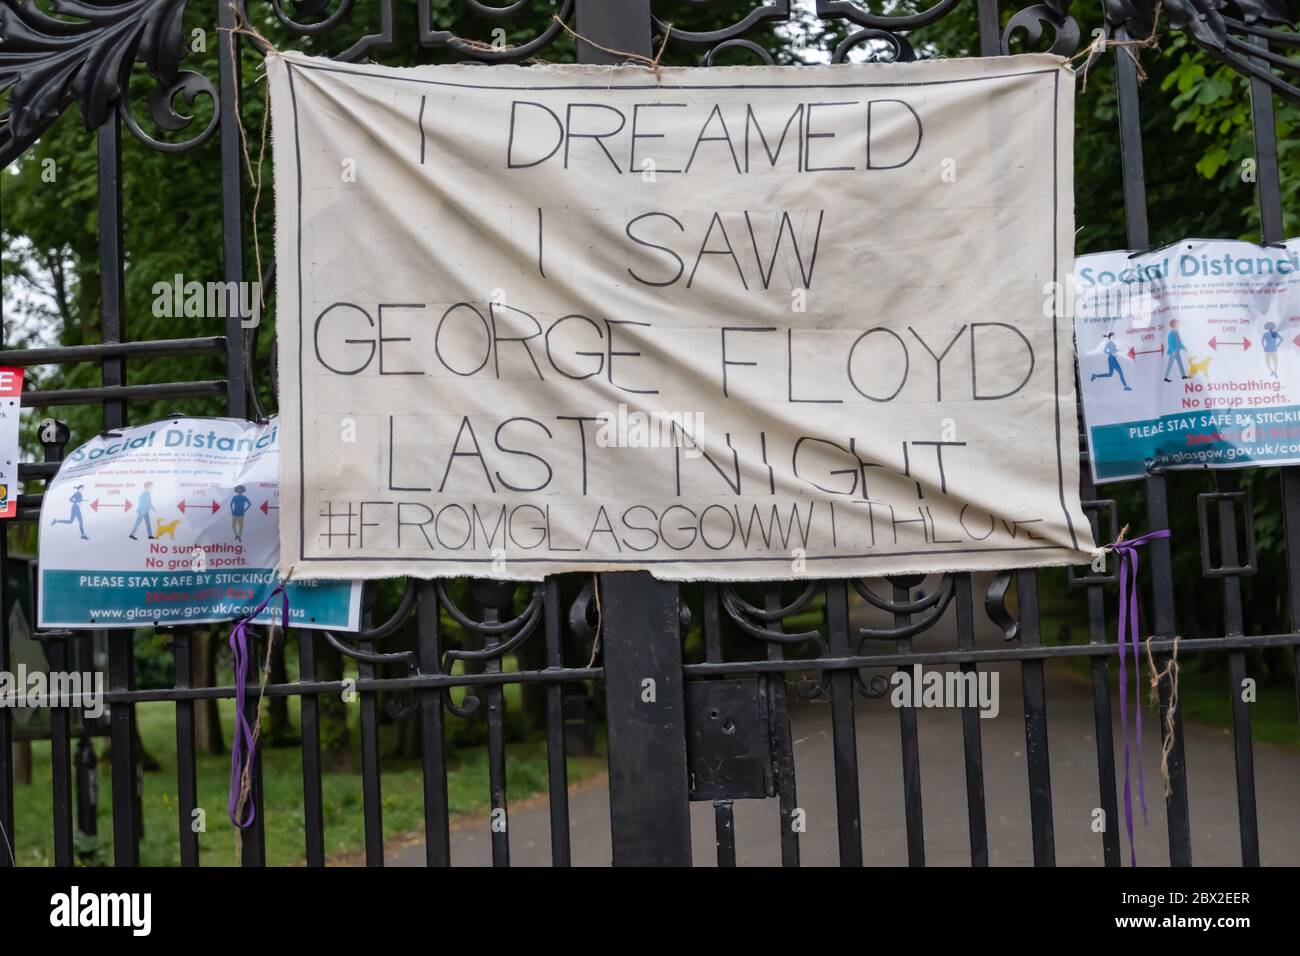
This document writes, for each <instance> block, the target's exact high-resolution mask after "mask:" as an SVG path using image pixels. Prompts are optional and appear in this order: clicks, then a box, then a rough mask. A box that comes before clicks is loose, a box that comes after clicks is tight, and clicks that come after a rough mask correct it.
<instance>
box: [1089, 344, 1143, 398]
mask: <svg viewBox="0 0 1300 956" xmlns="http://www.w3.org/2000/svg"><path fill="white" fill-rule="evenodd" d="M1105 338H1106V345H1105V347H1104V349H1103V351H1104V352H1105V353H1106V371H1104V372H1093V373H1092V378H1091V379H1090V381H1093V382H1095V381H1097V379H1099V378H1111V377H1113V376H1115V375H1118V376H1119V383H1120V384H1121V385H1123V386H1124V391H1126V392H1131V391H1133V389H1131V388H1130V387H1129V384H1128V382H1127V381H1126V380H1125V378H1124V370H1123V369H1122V368H1120V365H1119V358H1118V357H1116V354H1115V353H1116V352H1118V351H1119V346H1118V345H1116V344H1115V333H1114V332H1107V333H1106V336H1105Z"/></svg>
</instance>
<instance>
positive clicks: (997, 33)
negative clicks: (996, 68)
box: [979, 0, 1002, 56]
mask: <svg viewBox="0 0 1300 956" xmlns="http://www.w3.org/2000/svg"><path fill="white" fill-rule="evenodd" d="M979 23H980V56H997V55H998V54H999V53H1001V52H1002V22H1001V19H1000V16H999V13H998V0H979Z"/></svg>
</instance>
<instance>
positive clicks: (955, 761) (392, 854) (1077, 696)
mask: <svg viewBox="0 0 1300 956" xmlns="http://www.w3.org/2000/svg"><path fill="white" fill-rule="evenodd" d="M1000 674H1001V687H1000V690H1001V701H1002V710H1001V713H1000V714H999V716H998V717H996V718H993V719H985V720H981V721H980V728H981V731H982V743H983V751H984V785H985V800H986V807H987V819H988V835H989V856H990V862H991V863H992V864H993V865H995V866H996V865H1003V866H1017V865H1027V864H1029V863H1031V862H1032V850H1031V845H1030V833H1029V795H1028V775H1027V770H1026V765H1025V732H1024V719H1023V710H1022V709H1021V707H1020V704H1021V701H1022V697H1021V689H1020V682H1019V667H1018V666H1015V665H1012V666H1008V667H1004V668H1003V669H1002V671H1001V672H1000ZM1116 706H1118V702H1116ZM856 707H857V736H858V767H859V780H860V790H861V802H862V831H863V856H864V860H865V862H866V863H868V864H871V865H902V864H905V863H906V862H907V846H906V842H905V836H904V832H903V790H902V778H901V746H900V742H899V730H898V715H897V712H896V711H895V710H894V709H893V707H892V706H891V705H890V704H889V702H888V700H887V699H884V700H866V699H864V698H861V697H859V698H857V703H856ZM1047 717H1048V745H1049V750H1050V756H1051V776H1052V807H1053V814H1054V819H1055V824H1056V859H1057V862H1058V864H1062V865H1067V864H1070V865H1085V866H1087V865H1101V862H1102V856H1101V842H1100V838H1099V837H1098V836H1097V835H1096V834H1095V833H1093V832H1092V831H1091V829H1090V823H1091V820H1092V811H1093V808H1094V807H1096V806H1097V805H1098V803H1099V800H1098V798H1097V758H1096V746H1095V744H1094V742H1093V726H1094V725H1093V712H1092V689H1091V683H1090V682H1087V681H1085V680H1083V679H1081V678H1079V677H1077V676H1075V675H1074V674H1071V673H1068V672H1065V671H1063V670H1061V671H1058V670H1054V669H1052V668H1049V671H1048V694H1047ZM1114 720H1115V738H1116V745H1117V755H1116V761H1117V767H1118V768H1119V771H1118V772H1119V773H1120V775H1121V776H1120V780H1121V782H1122V763H1120V762H1119V761H1120V760H1121V759H1122V757H1121V755H1120V754H1119V753H1118V746H1119V715H1118V710H1117V711H1116V713H1115V717H1114ZM1155 724H1156V721H1155V720H1154V719H1148V720H1147V721H1146V722H1145V725H1144V728H1143V729H1144V731H1145V733H1144V741H1143V742H1144V751H1145V758H1146V759H1145V766H1146V782H1147V790H1148V795H1149V797H1150V799H1149V804H1150V811H1151V817H1150V823H1149V825H1148V826H1146V827H1143V826H1142V825H1141V821H1140V817H1139V820H1138V822H1137V847H1138V862H1139V863H1141V864H1144V865H1152V866H1157V865H1158V866H1166V865H1168V863H1169V848H1168V836H1167V830H1166V828H1165V818H1164V801H1163V799H1162V796H1161V795H1162V784H1161V780H1160V771H1159V743H1160V742H1159V736H1158V731H1157V728H1156V726H1155ZM919 725H920V755H921V787H922V806H923V811H924V821H925V851H926V862H927V863H928V864H930V865H962V866H964V865H967V864H969V862H970V850H969V842H968V835H967V825H966V823H967V818H966V787H965V774H964V771H963V766H964V761H963V751H962V735H961V723H960V716H959V714H958V713H957V712H954V711H944V710H931V711H923V712H922V713H921V714H920V717H919ZM1186 733H1187V740H1186V750H1187V763H1188V774H1189V777H1188V779H1189V785H1190V804H1191V818H1192V853H1193V860H1194V862H1195V863H1197V864H1199V865H1216V864H1217V865H1228V866H1236V865H1240V862H1241V849H1240V840H1239V835H1238V828H1237V798H1236V778H1235V775H1234V772H1233V748H1232V736H1231V733H1230V732H1229V731H1227V730H1219V729H1214V728H1207V727H1200V726H1192V725H1188V726H1187V728H1186ZM793 736H794V741H795V746H794V753H795V770H796V776H797V785H798V798H799V805H800V806H801V807H802V808H803V809H804V810H805V811H806V812H807V817H808V832H807V833H806V834H804V835H803V836H802V837H801V854H802V862H803V864H804V865H805V866H827V865H834V864H835V863H836V862H837V850H836V846H837V844H836V828H835V797H834V791H833V788H832V781H833V776H832V768H831V738H830V709H829V707H828V706H826V705H819V704H807V703H804V704H799V705H797V706H796V707H795V710H794V714H793ZM1255 770H1256V793H1257V806H1258V813H1259V820H1260V841H1259V842H1260V852H1261V856H1262V860H1263V862H1264V864H1265V865H1269V864H1272V865H1278V864H1289V865H1297V864H1300V753H1297V752H1296V751H1294V750H1288V749H1283V748H1278V747H1273V746H1269V745H1264V744H1256V746H1255ZM1134 786H1135V787H1136V777H1135V780H1134ZM1135 802H1136V796H1135ZM1121 808H1122V803H1121ZM691 811H692V812H691V819H692V832H693V842H694V859H695V862H696V864H697V865H706V866H712V865H714V863H715V861H716V856H715V849H714V842H713V809H712V805H711V804H707V803H700V804H693V805H692V808H691ZM569 813H570V820H571V831H572V852H573V862H574V863H575V865H584V866H606V865H608V864H609V861H610V838H609V794H608V790H607V789H606V786H605V781H604V779H603V778H601V779H598V780H595V781H587V782H584V783H583V784H580V785H578V786H577V787H575V788H574V790H573V792H572V794H571V797H570V803H569ZM735 813H736V856H737V862H738V864H739V865H741V866H746V865H748V866H755V865H758V866H761V865H776V864H779V862H780V851H779V841H778V833H777V807H776V801H775V800H759V801H755V800H749V801H738V802H737V803H736V805H735ZM1121 814H1122V809H1121ZM1111 825H1112V826H1118V827H1120V828H1121V845H1122V847H1123V852H1124V854H1125V856H1126V857H1127V853H1128V849H1127V848H1128V843H1127V838H1126V837H1124V836H1123V835H1122V828H1123V826H1124V822H1123V817H1122V815H1121V817H1120V819H1118V820H1114V821H1112V822H1111ZM510 835H511V839H510V846H511V862H512V863H513V864H515V865H549V863H550V830H549V818H548V810H547V801H546V797H545V796H544V795H543V796H541V797H536V798H533V799H532V800H529V801H525V802H523V803H520V804H518V805H516V806H512V807H511V813H510ZM420 839H421V837H420V835H418V834H416V835H412V837H411V838H409V839H408V840H407V841H405V842H404V843H403V842H399V843H395V844H394V845H393V846H392V847H390V850H389V853H388V862H389V864H390V865H398V866H403V865H405V866H419V865H423V862H424V851H423V845H422V843H420V842H419V841H420ZM452 860H453V862H454V863H455V864H457V865H461V866H467V865H468V866H474V865H487V864H489V863H490V861H491V852H490V844H489V840H488V828H487V817H486V815H483V816H475V817H471V818H464V819H460V820H458V821H456V823H455V824H454V827H453V832H452Z"/></svg>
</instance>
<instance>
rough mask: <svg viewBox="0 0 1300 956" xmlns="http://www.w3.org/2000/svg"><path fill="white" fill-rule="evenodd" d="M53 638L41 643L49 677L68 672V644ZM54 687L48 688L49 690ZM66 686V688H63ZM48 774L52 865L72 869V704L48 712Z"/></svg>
mask: <svg viewBox="0 0 1300 956" xmlns="http://www.w3.org/2000/svg"><path fill="white" fill-rule="evenodd" d="M70 640H72V638H68V637H54V638H50V639H49V640H47V641H45V642H44V645H45V656H46V658H47V659H48V660H49V662H50V676H51V677H53V676H54V675H56V674H63V673H66V672H67V671H68V669H69V668H68V643H67V642H68V641H70ZM53 686H54V685H53V684H51V687H53ZM64 686H67V685H64ZM50 772H51V782H52V783H53V790H54V865H55V866H72V864H73V857H72V847H73V843H72V704H71V703H70V702H64V703H59V704H57V705H55V706H54V707H52V708H51V709H50Z"/></svg>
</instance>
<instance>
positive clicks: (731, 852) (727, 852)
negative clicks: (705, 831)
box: [713, 800, 736, 867]
mask: <svg viewBox="0 0 1300 956" xmlns="http://www.w3.org/2000/svg"><path fill="white" fill-rule="evenodd" d="M713 830H714V833H715V838H714V839H715V840H716V842H717V846H718V866H720V867H734V866H735V865H736V815H735V814H734V813H733V812H732V809H731V801H730V800H714V801H713Z"/></svg>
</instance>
